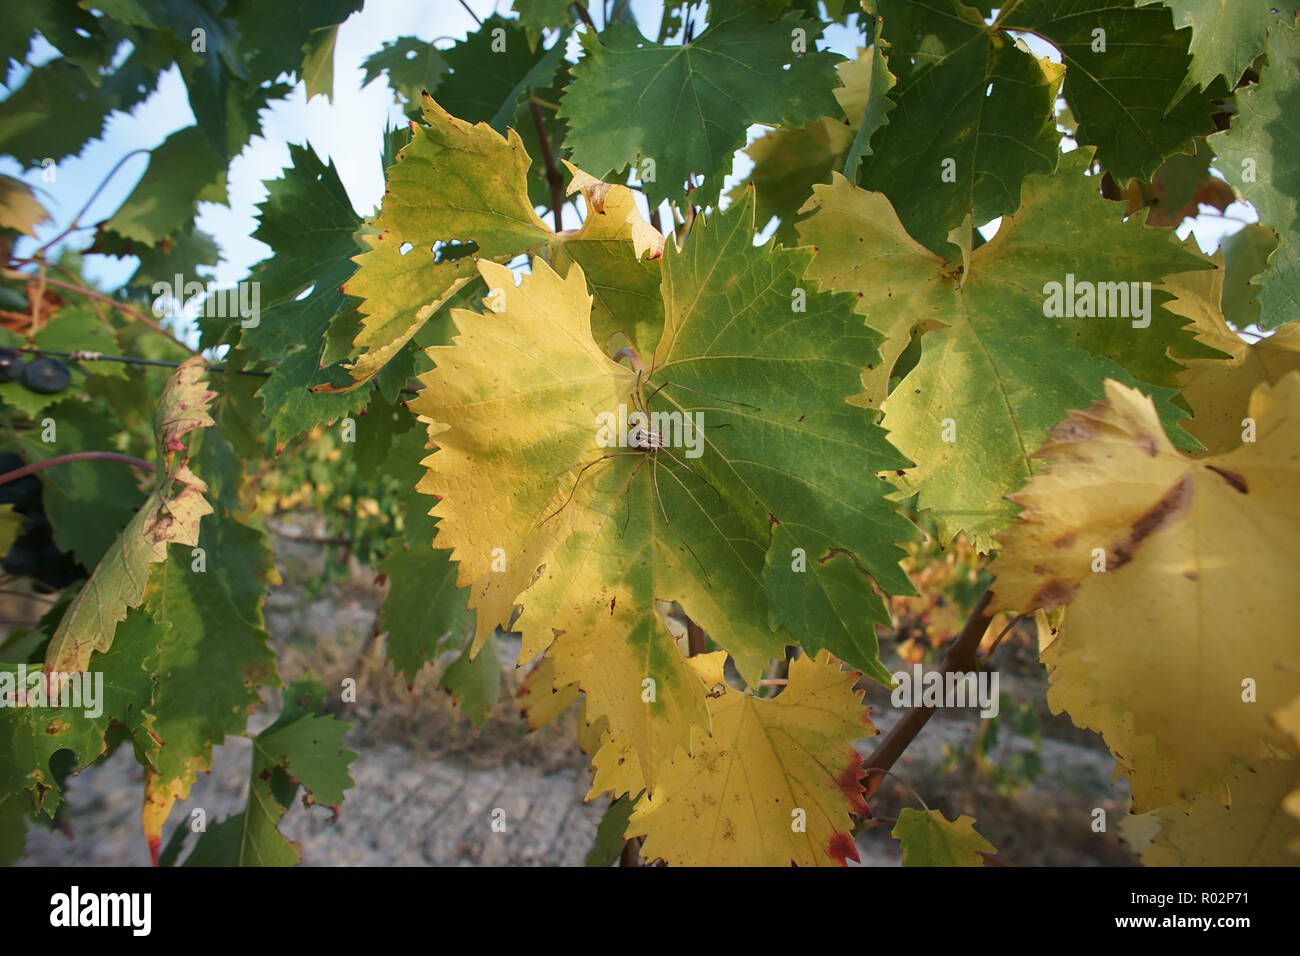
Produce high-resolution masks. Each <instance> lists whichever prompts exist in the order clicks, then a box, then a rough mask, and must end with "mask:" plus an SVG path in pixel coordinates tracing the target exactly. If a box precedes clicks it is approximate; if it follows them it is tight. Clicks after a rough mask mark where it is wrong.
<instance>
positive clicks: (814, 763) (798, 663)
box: [627, 651, 876, 866]
mask: <svg viewBox="0 0 1300 956" xmlns="http://www.w3.org/2000/svg"><path fill="white" fill-rule="evenodd" d="M860 676H861V675H860V674H859V673H857V672H856V671H845V670H842V669H841V668H840V666H839V664H838V663H837V662H836V661H835V660H834V659H833V658H832V657H831V656H830V655H829V654H827V653H826V652H825V651H822V652H821V653H820V654H818V655H817V658H816V660H815V661H814V659H813V658H812V657H811V656H809V655H806V654H805V655H802V656H800V657H798V658H796V659H795V660H793V661H792V662H791V663H790V673H789V684H787V685H786V687H785V690H783V691H782V692H781V694H780V695H779V696H778V697H776V698H775V699H772V700H767V699H763V698H760V697H755V696H754V695H753V694H747V693H741V692H739V691H737V690H735V689H734V688H730V687H728V688H727V689H726V690H725V691H724V692H723V693H722V694H721V696H720V697H717V698H712V699H710V701H709V710H710V712H711V715H712V722H713V730H712V733H711V734H709V733H706V732H705V731H704V730H703V729H701V728H698V727H697V728H696V729H695V731H694V734H693V738H692V741H691V749H690V752H689V755H688V754H687V753H686V752H684V751H679V752H678V753H677V755H676V756H675V757H674V758H673V760H672V762H671V763H670V764H669V765H668V767H667V768H666V770H665V771H664V772H663V774H662V775H661V779H660V783H659V786H658V788H657V789H655V790H654V791H652V792H650V793H647V794H646V795H644V796H643V797H642V798H641V799H640V800H639V801H638V802H637V805H636V808H635V809H634V810H633V812H632V816H631V819H630V821H629V823H628V827H627V836H628V837H636V836H642V837H645V841H644V843H643V844H642V848H641V855H642V856H643V857H645V858H646V859H656V858H658V859H663V860H665V861H667V862H668V864H669V865H673V866H789V865H790V864H791V863H795V864H797V865H800V866H831V865H835V864H840V865H847V861H848V860H854V861H856V860H857V859H858V852H857V847H856V846H855V845H854V842H853V836H852V819H851V818H850V816H849V814H850V813H853V814H856V815H857V816H860V817H868V816H870V815H871V813H870V810H869V809H868V808H867V804H866V801H865V800H864V799H863V792H864V791H863V787H862V783H861V777H862V773H863V770H862V757H861V755H859V754H858V752H857V750H855V749H854V747H853V742H854V741H855V740H857V739H859V738H861V737H866V736H871V735H873V734H874V733H875V732H876V730H875V727H874V726H872V724H871V721H870V719H869V718H868V714H869V713H870V708H867V707H863V706H862V691H857V690H854V689H853V688H854V684H855V683H856V682H857V679H858V678H859V677H860Z"/></svg>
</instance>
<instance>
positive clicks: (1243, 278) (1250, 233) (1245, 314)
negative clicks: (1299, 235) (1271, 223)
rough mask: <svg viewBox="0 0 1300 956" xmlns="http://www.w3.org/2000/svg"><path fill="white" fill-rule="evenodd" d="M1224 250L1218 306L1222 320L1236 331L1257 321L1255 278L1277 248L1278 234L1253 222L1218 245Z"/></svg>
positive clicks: (1257, 293)
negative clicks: (1221, 310) (1221, 289)
mask: <svg viewBox="0 0 1300 956" xmlns="http://www.w3.org/2000/svg"><path fill="white" fill-rule="evenodd" d="M1219 248H1220V249H1221V250H1222V251H1223V268H1224V272H1225V275H1224V277H1223V293H1222V295H1221V296H1220V302H1219V304H1220V306H1221V307H1222V309H1223V317H1224V318H1225V319H1227V320H1228V321H1229V322H1231V323H1232V324H1233V325H1235V326H1236V327H1237V328H1239V329H1244V328H1248V327H1250V326H1252V325H1254V324H1256V323H1257V322H1258V321H1259V302H1258V300H1257V297H1258V295H1259V286H1257V285H1255V284H1254V281H1253V280H1254V278H1255V276H1257V275H1259V274H1260V273H1261V272H1263V271H1264V266H1265V264H1267V262H1268V257H1269V256H1271V255H1272V254H1273V250H1274V249H1276V248H1277V233H1275V232H1274V231H1273V230H1272V229H1269V228H1268V227H1267V226H1262V225H1260V224H1259V223H1257V222H1252V223H1250V224H1249V225H1247V226H1246V227H1245V228H1244V229H1239V230H1237V231H1236V232H1234V233H1233V234H1232V235H1230V236H1224V238H1223V240H1222V241H1221V242H1220V243H1219Z"/></svg>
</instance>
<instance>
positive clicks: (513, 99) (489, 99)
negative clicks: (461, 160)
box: [438, 14, 565, 135]
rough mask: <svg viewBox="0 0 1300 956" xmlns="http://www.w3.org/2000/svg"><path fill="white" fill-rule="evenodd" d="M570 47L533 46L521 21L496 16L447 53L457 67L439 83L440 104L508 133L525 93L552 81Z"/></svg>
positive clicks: (451, 65)
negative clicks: (508, 125)
mask: <svg viewBox="0 0 1300 956" xmlns="http://www.w3.org/2000/svg"><path fill="white" fill-rule="evenodd" d="M564 50H565V45H564V44H563V43H556V44H553V45H552V46H551V48H550V49H549V50H547V49H544V48H542V47H538V48H537V49H536V50H533V49H532V48H531V47H530V46H529V43H528V39H527V36H526V34H525V32H524V28H523V27H521V26H520V25H519V23H518V21H515V20H507V19H505V18H504V17H502V16H500V15H499V14H493V15H492V16H490V17H488V18H487V19H486V20H484V21H483V25H482V26H481V27H479V29H478V30H476V31H474V32H473V33H471V34H469V36H467V37H465V39H464V40H462V41H461V42H460V43H457V44H456V45H455V46H454V47H452V48H451V49H450V50H447V51H446V53H444V54H443V61H444V62H445V63H446V64H447V67H448V68H449V69H450V70H451V73H450V75H448V76H444V77H443V78H442V81H441V82H440V83H439V85H438V102H439V103H440V104H441V105H442V107H443V108H444V109H445V110H446V111H447V112H448V113H451V114H452V115H454V116H458V117H460V118H461V119H462V120H464V121H466V122H468V123H479V122H484V123H487V124H488V125H489V126H491V127H492V128H493V129H494V130H496V131H497V132H498V133H500V134H502V135H505V132H506V124H507V123H509V122H511V121H513V120H514V117H515V107H516V103H517V102H518V100H519V97H520V96H521V95H522V94H523V93H524V91H525V90H528V89H529V88H531V87H539V88H540V87H544V86H548V85H550V81H551V77H552V76H553V75H554V73H555V70H556V67H558V66H559V64H560V61H561V60H562V59H563V58H564Z"/></svg>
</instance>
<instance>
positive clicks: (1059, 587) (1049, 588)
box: [1029, 578, 1078, 611]
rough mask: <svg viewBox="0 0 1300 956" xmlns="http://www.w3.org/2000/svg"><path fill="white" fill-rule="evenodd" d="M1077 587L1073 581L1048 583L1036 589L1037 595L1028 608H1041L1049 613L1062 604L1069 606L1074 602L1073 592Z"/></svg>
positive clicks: (1057, 580)
mask: <svg viewBox="0 0 1300 956" xmlns="http://www.w3.org/2000/svg"><path fill="white" fill-rule="evenodd" d="M1077 587H1078V583H1077V582H1075V581H1064V580H1061V579H1059V578H1058V579H1056V580H1053V581H1048V582H1047V583H1046V584H1044V585H1043V586H1042V587H1041V588H1039V589H1038V593H1037V594H1035V595H1034V597H1033V600H1031V601H1030V602H1029V606H1030V607H1031V608H1037V607H1041V608H1042V609H1043V610H1044V611H1050V610H1051V609H1052V608H1054V607H1060V606H1061V605H1062V604H1069V603H1070V602H1071V601H1072V600H1074V591H1075V589H1076V588H1077Z"/></svg>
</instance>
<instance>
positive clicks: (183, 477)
mask: <svg viewBox="0 0 1300 956" xmlns="http://www.w3.org/2000/svg"><path fill="white" fill-rule="evenodd" d="M205 363H206V360H205V359H204V358H203V357H202V356H195V357H193V358H190V359H187V360H186V361H185V362H183V363H182V364H181V365H180V367H179V368H177V369H176V371H175V372H174V373H173V374H172V376H171V378H170V379H168V382H167V385H166V386H165V387H164V388H163V392H162V395H161V396H159V399H158V407H157V410H156V412H155V415H154V434H155V435H156V437H157V442H158V478H157V481H156V482H155V484H154V490H153V493H152V494H151V495H150V497H149V499H148V500H147V501H146V502H145V504H144V506H143V507H142V508H141V509H140V510H139V512H137V513H136V516H135V517H134V518H132V519H131V523H130V524H128V525H127V526H126V528H125V529H124V530H123V531H122V534H121V535H120V536H119V537H118V544H117V545H115V546H114V547H113V548H110V549H109V552H108V554H106V555H104V558H103V560H102V561H100V562H99V565H98V567H96V568H95V572H94V573H93V574H92V575H91V576H90V580H89V581H87V582H86V583H85V585H84V586H83V587H82V589H81V592H80V593H79V594H78V595H77V596H76V598H75V599H74V600H73V602H72V606H71V607H70V608H68V613H67V614H66V615H64V618H63V620H62V621H61V622H60V623H59V629H58V630H57V631H55V632H54V636H53V638H51V639H50V646H49V650H48V651H47V652H46V655H45V669H46V671H47V672H52V673H59V672H62V673H71V672H75V671H84V670H85V669H86V665H87V664H88V663H89V662H90V655H91V654H92V653H94V652H95V651H101V652H102V651H106V650H108V648H109V647H110V646H111V645H112V643H113V630H114V628H116V626H117V624H118V622H119V621H121V620H122V619H123V618H124V617H126V612H127V609H128V608H132V607H137V606H139V604H140V601H141V600H142V599H143V598H144V589H145V585H146V583H147V582H148V580H149V566H150V565H151V564H157V563H158V562H160V561H163V560H165V559H166V557H167V545H168V544H169V543H170V542H173V541H175V542H179V543H181V544H184V545H187V546H189V547H194V546H195V545H196V544H198V540H199V519H201V518H202V517H203V516H204V515H207V514H211V513H212V506H211V505H210V504H208V502H207V500H206V499H205V498H204V493H205V492H206V491H207V485H206V484H204V483H203V481H202V480H201V479H200V478H199V477H198V475H196V474H194V472H192V471H190V468H189V458H188V457H187V456H186V455H185V454H184V453H185V443H184V442H182V441H181V439H182V438H184V436H186V435H188V434H189V433H190V432H192V431H193V430H194V429H196V428H206V427H207V426H209V425H212V424H213V420H212V417H211V416H210V415H209V414H208V403H209V402H210V401H211V400H212V399H213V398H214V397H215V395H216V393H215V392H209V391H208V390H207V387H206V386H207V383H206V381H205V380H204V378H203V375H204V365H205Z"/></svg>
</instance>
